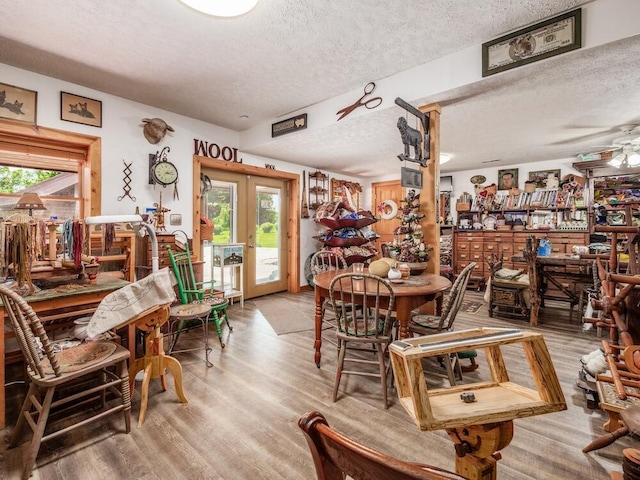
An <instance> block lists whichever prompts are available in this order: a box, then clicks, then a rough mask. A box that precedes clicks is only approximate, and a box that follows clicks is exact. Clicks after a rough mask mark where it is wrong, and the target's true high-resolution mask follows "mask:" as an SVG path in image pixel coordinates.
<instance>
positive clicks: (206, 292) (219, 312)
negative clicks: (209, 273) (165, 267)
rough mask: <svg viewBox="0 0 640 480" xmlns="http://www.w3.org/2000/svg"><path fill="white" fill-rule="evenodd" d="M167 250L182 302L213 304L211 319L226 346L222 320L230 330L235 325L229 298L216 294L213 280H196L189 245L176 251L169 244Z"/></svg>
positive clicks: (179, 327) (181, 325)
mask: <svg viewBox="0 0 640 480" xmlns="http://www.w3.org/2000/svg"><path fill="white" fill-rule="evenodd" d="M167 252H168V253H169V260H170V262H171V268H172V270H173V274H174V275H175V277H176V280H177V282H178V298H179V299H180V303H182V304H185V305H186V304H189V303H206V304H207V305H209V306H211V314H210V315H209V320H210V321H213V323H214V325H215V327H216V333H217V334H218V339H219V340H220V346H221V347H222V348H224V342H223V341H222V322H225V323H226V324H227V327H229V331H230V332H231V331H233V327H232V326H231V325H229V317H228V316H227V307H228V306H229V300H227V299H226V298H223V297H219V296H216V294H215V291H214V288H213V285H214V281H213V280H210V281H208V282H198V281H196V276H195V274H194V272H193V264H192V263H191V254H190V252H189V246H188V245H186V244H185V251H184V252H174V251H173V250H171V247H170V246H169V245H167ZM205 286H208V288H205ZM182 323H183V322H180V324H179V325H178V328H177V333H176V334H175V338H174V340H173V345H175V343H176V341H177V340H178V336H179V334H180V331H181V330H182V329H183V328H184V326H185V325H183V324H182Z"/></svg>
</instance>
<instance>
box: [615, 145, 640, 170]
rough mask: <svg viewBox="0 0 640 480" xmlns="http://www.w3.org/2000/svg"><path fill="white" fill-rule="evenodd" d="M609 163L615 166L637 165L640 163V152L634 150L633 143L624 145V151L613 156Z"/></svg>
mask: <svg viewBox="0 0 640 480" xmlns="http://www.w3.org/2000/svg"><path fill="white" fill-rule="evenodd" d="M607 163H608V164H609V165H611V166H612V167H615V168H620V167H622V166H625V167H637V166H638V165H640V153H638V152H636V151H635V150H634V148H633V145H625V146H624V147H622V152H621V153H619V154H618V155H616V156H615V157H613V158H612V159H611V160H609V162H607Z"/></svg>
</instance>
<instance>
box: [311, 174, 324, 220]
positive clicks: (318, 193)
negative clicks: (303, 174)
mask: <svg viewBox="0 0 640 480" xmlns="http://www.w3.org/2000/svg"><path fill="white" fill-rule="evenodd" d="M328 200H329V176H328V175H327V174H326V173H322V172H321V171H320V170H316V171H315V172H313V173H311V172H310V173H309V208H311V209H312V210H316V209H317V208H318V207H319V206H320V205H322V204H323V203H325V202H326V201H328Z"/></svg>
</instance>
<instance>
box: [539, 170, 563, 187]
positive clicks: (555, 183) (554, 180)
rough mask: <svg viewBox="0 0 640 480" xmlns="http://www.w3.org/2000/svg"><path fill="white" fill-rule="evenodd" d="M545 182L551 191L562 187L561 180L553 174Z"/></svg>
mask: <svg viewBox="0 0 640 480" xmlns="http://www.w3.org/2000/svg"><path fill="white" fill-rule="evenodd" d="M543 182H544V183H545V187H546V188H548V189H550V190H555V189H557V188H558V187H559V186H560V180H559V179H558V177H556V176H555V174H553V173H550V174H549V175H548V176H547V178H546V179H545V180H543Z"/></svg>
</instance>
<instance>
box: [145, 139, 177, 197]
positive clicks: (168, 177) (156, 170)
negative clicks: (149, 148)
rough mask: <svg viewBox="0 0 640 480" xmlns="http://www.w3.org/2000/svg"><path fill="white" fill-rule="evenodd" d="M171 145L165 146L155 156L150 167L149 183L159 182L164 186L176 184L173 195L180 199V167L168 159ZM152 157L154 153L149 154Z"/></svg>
mask: <svg viewBox="0 0 640 480" xmlns="http://www.w3.org/2000/svg"><path fill="white" fill-rule="evenodd" d="M169 151H170V149H169V147H164V148H163V149H162V151H161V152H160V153H157V154H156V155H155V156H153V162H152V163H151V166H150V168H149V183H151V184H156V183H157V184H159V185H162V186H163V187H167V186H169V185H174V191H173V197H174V199H178V186H177V183H178V168H177V167H176V166H175V165H174V164H173V163H172V162H170V161H169V160H168V158H167V152H169ZM149 156H150V157H152V155H149Z"/></svg>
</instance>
